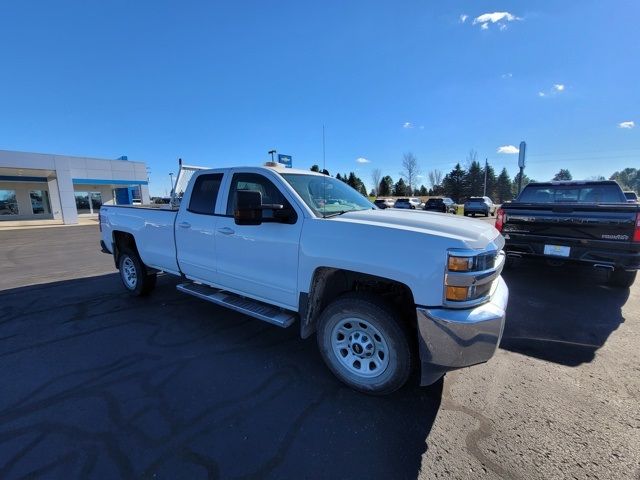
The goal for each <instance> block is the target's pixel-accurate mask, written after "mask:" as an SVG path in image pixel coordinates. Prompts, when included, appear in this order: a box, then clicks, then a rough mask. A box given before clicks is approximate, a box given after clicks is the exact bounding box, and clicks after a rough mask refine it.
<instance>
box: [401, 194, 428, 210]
mask: <svg viewBox="0 0 640 480" xmlns="http://www.w3.org/2000/svg"><path fill="white" fill-rule="evenodd" d="M394 207H395V208H408V209H410V210H415V209H419V208H422V207H423V203H422V202H421V201H420V199H419V198H415V197H412V198H399V199H397V200H396V203H395V205H394Z"/></svg>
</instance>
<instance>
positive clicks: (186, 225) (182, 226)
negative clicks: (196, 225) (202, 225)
mask: <svg viewBox="0 0 640 480" xmlns="http://www.w3.org/2000/svg"><path fill="white" fill-rule="evenodd" d="M178 226H179V227H180V228H191V224H190V223H189V222H180V223H179V224H178Z"/></svg>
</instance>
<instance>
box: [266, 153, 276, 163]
mask: <svg viewBox="0 0 640 480" xmlns="http://www.w3.org/2000/svg"><path fill="white" fill-rule="evenodd" d="M267 153H268V154H269V155H271V162H272V163H273V162H275V160H274V158H273V155H274V154H275V153H276V151H275V150H269V151H268V152H267Z"/></svg>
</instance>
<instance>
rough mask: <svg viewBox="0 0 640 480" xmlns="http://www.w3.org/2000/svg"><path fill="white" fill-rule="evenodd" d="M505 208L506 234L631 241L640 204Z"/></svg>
mask: <svg viewBox="0 0 640 480" xmlns="http://www.w3.org/2000/svg"><path fill="white" fill-rule="evenodd" d="M504 210H505V213H506V215H505V217H506V218H505V220H506V221H505V222H504V227H503V230H502V233H503V234H508V233H512V234H526V235H539V236H544V237H547V239H553V238H558V239H583V240H608V241H613V242H622V243H625V242H626V243H628V242H630V241H631V240H632V238H633V234H634V231H635V226H636V215H637V213H638V206H635V205H625V204H610V205H607V204H600V205H588V204H587V205H585V204H573V205H571V204H562V205H551V204H526V203H522V204H519V203H513V204H511V205H508V206H506V205H505V208H504Z"/></svg>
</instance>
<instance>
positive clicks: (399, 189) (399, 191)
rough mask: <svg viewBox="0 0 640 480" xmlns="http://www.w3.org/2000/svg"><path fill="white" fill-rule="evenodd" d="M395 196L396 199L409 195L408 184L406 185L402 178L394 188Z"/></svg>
mask: <svg viewBox="0 0 640 480" xmlns="http://www.w3.org/2000/svg"><path fill="white" fill-rule="evenodd" d="M393 195H395V196H396V197H404V196H406V195H407V184H406V183H404V180H403V179H402V178H401V179H400V180H398V181H397V182H396V184H395V185H394V186H393Z"/></svg>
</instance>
